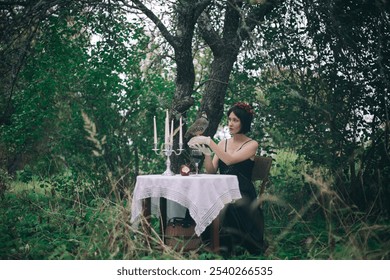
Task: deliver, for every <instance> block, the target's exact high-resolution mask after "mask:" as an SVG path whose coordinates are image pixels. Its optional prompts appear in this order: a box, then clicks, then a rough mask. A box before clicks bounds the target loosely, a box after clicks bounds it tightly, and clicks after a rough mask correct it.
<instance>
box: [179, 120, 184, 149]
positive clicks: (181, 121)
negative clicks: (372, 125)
mask: <svg viewBox="0 0 390 280" xmlns="http://www.w3.org/2000/svg"><path fill="white" fill-rule="evenodd" d="M179 125H180V130H179V131H180V134H179V145H180V144H183V130H182V126H183V118H182V117H181V116H180V124H179Z"/></svg>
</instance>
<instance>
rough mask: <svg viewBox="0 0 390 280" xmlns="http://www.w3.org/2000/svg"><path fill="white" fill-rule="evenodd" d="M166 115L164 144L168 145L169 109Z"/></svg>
mask: <svg viewBox="0 0 390 280" xmlns="http://www.w3.org/2000/svg"><path fill="white" fill-rule="evenodd" d="M166 112H167V113H166V116H165V138H164V144H165V145H167V144H168V142H169V115H168V110H167V111H166Z"/></svg>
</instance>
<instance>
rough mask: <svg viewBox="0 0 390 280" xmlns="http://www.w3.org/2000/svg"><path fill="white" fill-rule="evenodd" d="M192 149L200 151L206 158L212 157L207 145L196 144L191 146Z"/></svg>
mask: <svg viewBox="0 0 390 280" xmlns="http://www.w3.org/2000/svg"><path fill="white" fill-rule="evenodd" d="M191 148H195V149H198V150H199V151H201V152H202V153H203V154H204V155H206V156H211V150H210V149H209V148H207V147H206V146H205V145H199V144H195V145H193V146H191Z"/></svg>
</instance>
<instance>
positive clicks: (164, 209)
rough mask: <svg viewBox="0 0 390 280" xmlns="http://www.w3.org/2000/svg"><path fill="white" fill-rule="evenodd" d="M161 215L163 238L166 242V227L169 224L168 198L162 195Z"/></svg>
mask: <svg viewBox="0 0 390 280" xmlns="http://www.w3.org/2000/svg"><path fill="white" fill-rule="evenodd" d="M160 216H161V219H160V232H161V239H162V240H163V241H164V243H165V229H166V226H167V199H166V198H164V197H160Z"/></svg>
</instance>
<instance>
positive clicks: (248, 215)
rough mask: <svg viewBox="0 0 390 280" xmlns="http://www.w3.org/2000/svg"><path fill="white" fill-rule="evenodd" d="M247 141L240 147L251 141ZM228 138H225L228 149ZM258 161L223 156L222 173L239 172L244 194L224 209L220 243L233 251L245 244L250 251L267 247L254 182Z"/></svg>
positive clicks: (237, 174)
mask: <svg viewBox="0 0 390 280" xmlns="http://www.w3.org/2000/svg"><path fill="white" fill-rule="evenodd" d="M250 141H252V140H249V141H247V142H245V143H244V144H243V145H242V146H241V147H240V148H239V150H240V149H241V148H242V147H243V146H244V145H245V144H246V143H248V142H250ZM226 151H227V141H226V142H225V152H226ZM253 166H254V161H253V160H251V159H247V160H244V161H242V162H238V163H236V164H232V165H226V164H225V163H224V162H223V161H222V160H219V162H218V167H219V173H220V174H230V175H236V176H237V178H238V183H239V188H240V192H241V196H242V198H241V199H239V200H236V201H235V202H234V203H230V204H228V205H227V206H226V207H225V208H224V210H223V211H222V212H221V215H220V217H221V220H220V221H221V223H220V224H221V229H220V244H221V249H225V250H227V251H228V252H232V251H233V250H234V249H236V248H238V247H241V248H244V249H246V250H248V251H249V252H250V253H254V254H257V253H262V252H263V251H264V240H263V234H264V216H263V212H262V210H261V208H260V207H259V206H258V204H257V203H256V198H257V194H256V191H255V188H254V185H253V183H252V180H251V177H252V169H253Z"/></svg>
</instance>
